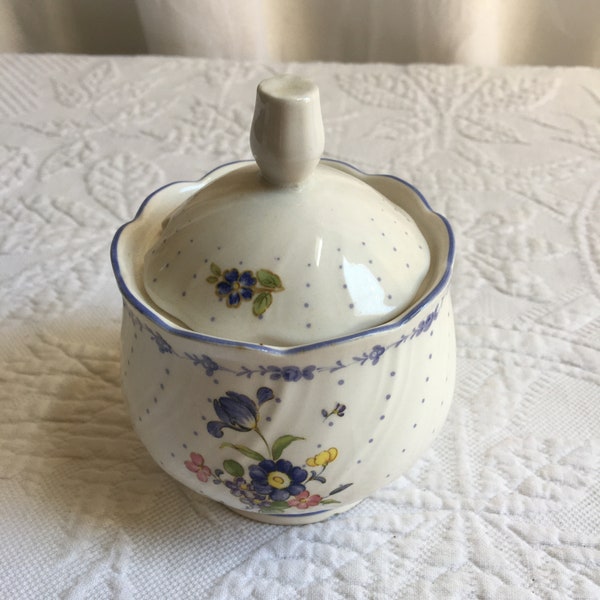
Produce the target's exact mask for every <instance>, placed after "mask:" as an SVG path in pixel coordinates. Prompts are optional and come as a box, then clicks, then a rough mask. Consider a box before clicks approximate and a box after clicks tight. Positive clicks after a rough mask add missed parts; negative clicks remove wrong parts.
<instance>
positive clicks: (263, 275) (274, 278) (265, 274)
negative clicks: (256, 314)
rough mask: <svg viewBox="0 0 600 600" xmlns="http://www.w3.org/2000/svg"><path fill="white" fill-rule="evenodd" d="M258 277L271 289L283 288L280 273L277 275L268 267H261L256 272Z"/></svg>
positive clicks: (263, 284) (261, 282) (262, 283)
mask: <svg viewBox="0 0 600 600" xmlns="http://www.w3.org/2000/svg"><path fill="white" fill-rule="evenodd" d="M256 278H257V279H258V281H259V282H260V284H261V285H262V286H263V287H266V288H269V289H271V290H275V289H283V285H282V283H281V279H280V278H279V275H275V273H273V272H272V271H267V270H266V269H259V270H258V271H257V272H256Z"/></svg>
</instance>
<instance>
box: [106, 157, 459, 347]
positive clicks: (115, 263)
mask: <svg viewBox="0 0 600 600" xmlns="http://www.w3.org/2000/svg"><path fill="white" fill-rule="evenodd" d="M253 162H254V161H253V160H235V161H231V162H228V163H224V164H222V165H219V166H217V167H215V168H214V169H211V170H210V171H207V172H206V173H205V174H204V175H203V176H202V177H200V178H199V179H194V180H179V181H172V182H170V183H167V184H165V185H163V186H161V187H159V188H158V189H156V190H154V191H153V192H151V193H150V194H149V195H148V196H147V197H146V198H145V199H144V201H143V202H142V203H141V205H140V206H139V208H138V210H137V212H136V213H135V216H134V217H133V218H132V219H131V220H129V221H127V222H126V223H124V224H123V225H121V226H120V227H119V228H118V229H117V231H116V232H115V234H114V236H113V239H112V242H111V246H110V259H111V263H112V268H113V273H114V276H115V278H116V280H117V285H118V287H119V290H120V292H121V294H122V296H123V298H124V300H127V302H128V303H129V304H130V305H131V306H133V307H134V308H135V309H136V310H137V311H138V312H140V313H141V314H142V315H144V316H145V317H146V318H147V319H149V320H150V321H152V322H153V323H154V324H155V325H157V326H158V327H160V329H161V330H163V331H165V332H167V333H169V334H171V335H174V336H176V337H180V338H184V339H187V340H194V341H201V342H204V343H207V344H213V345H217V346H226V347H235V348H241V349H251V350H259V351H261V352H264V353H266V354H270V355H275V356H289V355H294V354H301V353H303V352H307V351H310V350H316V349H320V348H324V347H330V346H337V345H341V344H344V343H346V342H350V341H354V340H358V339H362V338H366V337H369V336H371V335H376V334H379V333H384V332H387V331H394V330H396V329H399V328H400V327H402V326H403V325H405V324H406V323H407V322H409V321H411V320H412V319H413V318H414V317H415V316H416V315H417V314H418V313H420V312H421V311H422V310H423V309H424V308H425V307H426V306H427V305H428V304H430V303H431V301H432V300H433V299H434V298H436V297H438V296H439V295H440V293H441V292H442V291H443V290H444V289H445V288H446V287H447V286H448V284H449V282H450V278H451V276H452V270H453V266H454V258H455V238H454V232H453V230H452V227H451V225H450V223H449V221H448V219H446V217H444V215H442V214H441V213H438V212H436V211H434V210H433V209H432V208H431V206H430V204H429V202H427V200H426V199H425V196H424V195H423V194H422V193H421V192H420V191H419V190H418V189H417V188H416V187H415V186H414V185H413V184H411V183H409V182H408V181H406V180H404V179H402V178H400V177H397V176H396V175H390V174H386V173H367V172H365V171H362V170H361V169H358V168H356V167H355V166H353V165H351V164H349V163H347V162H345V161H342V160H338V159H332V158H322V159H321V162H322V163H325V164H327V163H329V164H330V165H332V166H334V167H336V165H337V167H336V168H340V167H341V168H344V169H347V170H349V171H353V172H354V173H358V174H360V176H361V177H363V178H386V179H392V180H394V181H396V182H398V183H400V184H402V185H404V186H406V187H407V188H409V189H410V190H411V191H412V192H413V193H414V194H415V195H416V196H417V198H418V199H419V200H420V202H421V203H422V205H423V206H424V207H425V209H426V210H427V211H428V212H429V213H431V215H432V216H434V217H437V218H439V219H440V221H441V222H442V223H443V225H444V226H445V229H446V233H447V235H448V254H447V256H446V265H445V267H444V273H443V275H442V277H441V278H440V279H439V281H438V282H437V283H436V284H435V286H434V287H433V288H432V289H431V290H430V291H429V292H428V293H427V294H425V295H424V296H423V297H422V298H420V299H419V301H418V302H416V303H415V304H414V305H412V306H411V307H410V308H409V309H408V310H407V311H406V312H404V313H402V315H401V316H399V317H396V318H394V319H392V320H390V321H387V322H386V323H383V324H381V325H377V326H374V327H370V328H368V329H365V330H362V331H358V332H354V333H350V334H347V335H342V336H337V337H333V338H330V339H326V340H320V341H317V342H310V343H308V344H301V345H297V346H273V345H269V344H259V343H256V342H245V341H236V340H231V339H228V338H221V337H218V336H212V335H207V334H204V333H199V332H196V331H192V330H191V329H187V328H185V327H183V326H177V325H175V324H171V323H169V322H167V321H166V320H165V319H164V318H163V317H162V316H161V314H160V313H158V312H157V311H155V310H153V309H152V308H151V307H150V306H148V305H147V304H146V303H144V302H143V301H141V300H140V299H139V298H138V297H137V296H136V295H135V294H134V293H133V292H132V291H131V289H130V288H129V286H128V285H127V283H126V281H125V278H124V277H123V274H122V272H121V266H120V264H119V256H118V251H119V244H120V242H121V239H122V236H123V233H124V232H125V230H126V229H127V228H128V227H129V226H131V225H132V224H133V223H135V222H136V221H138V220H139V219H140V218H141V217H142V215H143V213H144V210H145V209H146V207H147V206H148V204H149V203H150V202H151V201H152V199H153V198H154V197H155V196H156V195H157V194H159V193H160V192H162V191H163V190H165V189H166V188H168V187H171V186H175V185H181V184H193V183H199V182H201V181H203V180H204V179H206V178H208V177H210V176H211V175H213V174H214V173H216V172H217V171H219V170H221V169H224V168H226V167H233V166H235V165H240V166H241V165H244V164H248V163H253Z"/></svg>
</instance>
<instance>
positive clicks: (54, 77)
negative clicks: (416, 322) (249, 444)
mask: <svg viewBox="0 0 600 600" xmlns="http://www.w3.org/2000/svg"><path fill="white" fill-rule="evenodd" d="M282 70H287V71H290V72H294V73H299V74H302V75H305V76H309V77H311V78H313V79H314V80H315V81H316V82H317V83H318V84H319V86H320V88H321V96H322V100H323V113H324V118H325V123H326V135H327V141H326V152H327V154H328V155H329V156H333V157H336V158H340V159H342V160H345V161H348V162H350V163H353V164H355V165H356V166H358V167H360V168H362V169H364V170H367V171H380V172H381V171H383V172H392V173H394V174H397V175H400V176H402V177H403V178H405V179H408V180H410V181H412V182H413V183H415V184H416V185H417V186H418V187H420V188H421V190H422V191H423V192H424V193H425V195H426V196H427V197H428V199H429V200H430V202H431V204H432V205H433V207H434V208H435V209H436V210H438V211H441V212H443V213H444V214H446V216H448V217H449V219H450V220H451V222H452V224H453V226H454V228H455V232H456V236H457V247H458V259H457V264H456V269H455V276H454V280H453V298H454V303H455V310H456V318H457V338H458V357H459V358H458V385H457V390H456V395H455V400H454V405H453V407H452V409H451V411H450V416H449V420H448V422H447V424H446V426H445V428H444V430H443V432H442V433H441V435H440V437H439V438H438V439H437V440H436V441H435V443H434V445H433V447H432V448H431V449H430V451H429V452H428V453H427V454H426V456H425V457H424V458H423V459H422V460H420V461H419V462H418V463H417V464H416V465H415V466H414V467H413V468H412V469H411V470H410V471H409V472H408V473H407V474H406V476H404V477H403V478H401V479H400V480H398V481H396V482H394V483H391V484H390V485H389V486H388V487H386V488H385V489H382V490H381V491H379V492H377V493H376V494H374V495H373V496H372V497H370V498H368V499H367V500H365V501H364V502H363V503H362V504H360V505H359V506H358V507H356V508H355V509H353V510H352V511H350V512H348V513H346V514H343V515H340V516H338V517H335V518H333V519H331V520H329V521H326V522H323V523H319V524H315V525H306V526H296V527H294V526H291V527H281V526H275V525H265V524H259V523H255V522H253V521H249V520H246V519H243V518H242V517H239V516H237V515H235V514H233V513H232V512H230V511H228V510H227V509H226V508H223V507H221V506H220V505H217V504H215V503H213V502H211V501H210V500H207V499H205V498H202V497H199V496H197V495H195V494H194V493H192V492H190V491H187V490H186V489H185V488H183V487H182V486H181V485H180V484H178V483H177V482H175V481H174V480H172V479H171V478H170V477H169V476H168V475H166V474H165V473H164V472H163V471H161V469H160V468H159V467H158V466H156V465H155V464H154V463H153V461H152V460H151V458H150V457H149V455H148V453H147V452H146V450H145V449H144V448H143V446H142V445H141V443H140V442H139V441H138V440H137V438H136V437H135V435H134V433H133V431H132V428H131V426H130V422H129V420H128V416H127V413H126V409H125V406H124V403H123V401H122V399H121V395H120V388H119V329H120V317H121V300H120V296H119V294H118V292H117V288H116V285H115V283H114V281H113V276H112V272H111V267H110V264H109V258H108V248H109V244H110V241H111V237H112V235H113V233H114V231H115V230H116V228H117V227H118V226H119V225H120V224H121V223H122V222H124V221H125V220H128V219H130V218H131V217H132V216H133V214H134V212H135V210H136V209H137V207H138V205H139V204H140V203H141V201H142V200H143V198H144V197H145V195H146V194H148V193H149V192H150V191H152V190H153V189H155V188H157V187H159V186H160V185H162V184H164V183H167V182H169V181H173V180H177V179H196V178H198V177H200V176H201V175H202V174H204V173H205V172H206V171H207V170H208V169H210V168H212V167H214V166H216V165H218V164H220V163H222V162H226V161H229V160H231V159H236V158H247V157H248V156H249V155H250V151H249V148H248V142H247V139H248V138H247V131H248V127H249V123H250V119H251V116H252V107H253V103H254V93H255V92H254V90H255V86H256V84H257V83H258V82H259V81H260V80H261V79H262V78H264V77H266V76H269V75H270V74H272V73H274V72H277V71H282ZM0 281H1V286H0V297H1V301H0V361H1V366H0V597H1V598H7V599H11V600H13V599H21V598H35V599H46V598H61V599H83V598H89V599H101V598H160V599H163V598H199V599H211V600H212V599H218V598H233V599H240V598H256V599H258V598H260V599H274V598H288V597H296V598H319V599H322V598H323V599H326V600H334V599H335V600H345V599H348V598H360V599H363V598H375V599H388V598H444V599H445V598H510V599H521V598H523V599H525V598H527V599H529V598H551V599H554V598H555V599H563V598H580V599H592V598H599V597H600V476H599V475H600V342H599V338H600V301H599V299H600V72H599V71H597V70H591V69H584V68H581V69H577V68H573V69H561V68H556V69H547V68H527V67H521V68H501V69H494V70H486V69H479V68H472V67H460V66H455V67H443V66H406V67H405V66H392V65H376V64H374V65H339V64H304V65H283V66H282V65H259V64H242V63H239V62H227V61H210V60H200V59H178V58H152V57H148V58H138V57H130V58H108V57H94V58H91V57H78V56H52V55H48V56H18V55H14V56H10V55H9V56H4V57H0ZM390 460H394V458H393V457H390Z"/></svg>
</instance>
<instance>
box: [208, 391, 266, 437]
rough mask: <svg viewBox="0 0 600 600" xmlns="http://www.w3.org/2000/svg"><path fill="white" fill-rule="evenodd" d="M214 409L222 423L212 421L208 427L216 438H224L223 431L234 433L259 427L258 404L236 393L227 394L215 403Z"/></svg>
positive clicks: (209, 431)
mask: <svg viewBox="0 0 600 600" xmlns="http://www.w3.org/2000/svg"><path fill="white" fill-rule="evenodd" d="M213 408H214V409H215V412H216V413H217V416H218V417H219V419H221V420H220V421H210V422H209V423H208V425H207V428H208V433H210V434H211V435H213V436H214V437H217V438H220V437H223V429H224V428H229V429H233V430H234V431H252V430H253V429H256V427H257V425H258V407H257V406H256V403H255V402H254V401H253V400H251V399H250V398H248V396H245V395H244V394H238V393H236V392H226V395H225V396H222V397H221V398H219V399H218V400H215V401H214V402H213Z"/></svg>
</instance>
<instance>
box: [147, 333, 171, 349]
mask: <svg viewBox="0 0 600 600" xmlns="http://www.w3.org/2000/svg"><path fill="white" fill-rule="evenodd" d="M150 337H151V338H152V340H154V342H156V345H157V346H158V351H159V352H160V353H161V354H171V353H172V352H173V348H171V344H169V342H167V341H166V340H165V338H163V337H162V336H161V335H160V333H157V332H155V331H151V335H150Z"/></svg>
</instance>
